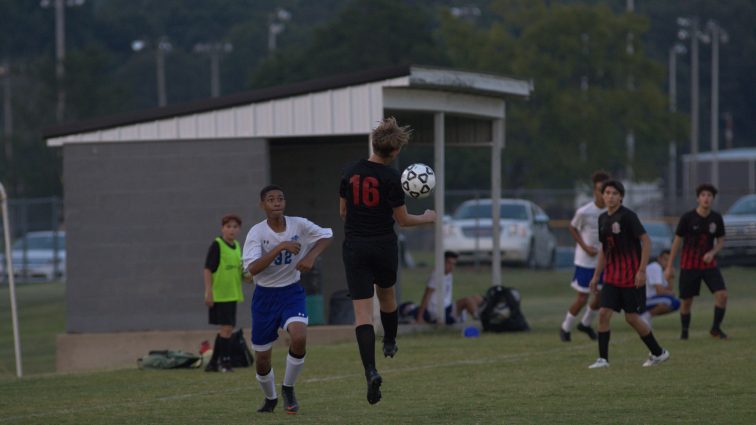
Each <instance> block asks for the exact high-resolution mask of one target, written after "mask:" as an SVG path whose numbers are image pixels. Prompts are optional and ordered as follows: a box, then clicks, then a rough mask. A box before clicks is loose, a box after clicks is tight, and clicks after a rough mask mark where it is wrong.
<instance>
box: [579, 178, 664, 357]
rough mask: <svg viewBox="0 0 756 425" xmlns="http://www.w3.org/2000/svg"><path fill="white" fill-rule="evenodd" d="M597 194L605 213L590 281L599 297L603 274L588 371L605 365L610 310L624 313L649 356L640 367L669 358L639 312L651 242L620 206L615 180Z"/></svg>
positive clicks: (619, 186)
mask: <svg viewBox="0 0 756 425" xmlns="http://www.w3.org/2000/svg"><path fill="white" fill-rule="evenodd" d="M601 193H602V195H603V198H604V204H605V205H606V208H607V210H606V212H604V213H602V214H601V215H600V216H599V219H598V228H599V229H598V231H599V242H601V250H600V251H599V254H598V255H599V257H598V264H597V265H596V270H595V271H594V273H593V279H591V284H590V288H591V291H592V292H593V293H594V294H596V295H599V289H598V281H599V279H600V278H601V273H602V272H603V273H604V275H603V281H604V286H603V288H601V291H600V297H601V303H600V306H601V307H600V308H599V321H598V345H599V358H598V359H597V360H596V362H595V363H593V364H592V365H590V366H589V368H591V369H597V368H603V367H608V366H609V336H610V330H609V323H610V321H611V318H612V314H613V311H616V312H617V313H619V312H620V311H621V310H624V311H625V321H627V323H628V324H629V325H630V326H632V327H633V329H635V331H636V332H638V335H639V336H640V337H641V340H643V342H644V343H645V344H646V346H647V347H648V349H649V350H651V354H650V355H649V357H648V360H646V362H644V363H643V366H654V365H657V364H659V363H662V362H664V361H665V360H667V359H668V358H669V351H667V350H665V349H663V348H662V347H661V346H659V343H658V342H657V341H656V338H654V334H653V332H651V328H650V327H649V326H648V324H647V323H646V322H645V321H644V320H643V319H642V318H641V316H640V313H643V309H644V308H645V306H646V288H645V285H646V265H647V264H648V255H649V251H650V250H651V239H649V237H648V235H647V234H646V229H644V228H643V225H642V224H641V222H640V220H639V219H638V216H637V215H636V214H635V213H634V212H633V211H631V210H629V209H628V208H625V207H624V206H623V205H622V198H624V197H625V188H624V186H623V185H622V183H620V182H618V181H616V180H609V181H607V182H605V183H604V185H603V186H602V188H601Z"/></svg>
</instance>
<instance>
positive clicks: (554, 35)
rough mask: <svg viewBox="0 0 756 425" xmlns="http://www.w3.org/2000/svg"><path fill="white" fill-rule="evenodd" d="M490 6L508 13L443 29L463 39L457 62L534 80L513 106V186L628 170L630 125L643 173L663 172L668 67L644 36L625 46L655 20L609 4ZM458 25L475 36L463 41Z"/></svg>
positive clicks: (507, 159) (511, 2)
mask: <svg viewBox="0 0 756 425" xmlns="http://www.w3.org/2000/svg"><path fill="white" fill-rule="evenodd" d="M491 8H492V10H493V11H494V12H495V13H497V14H498V15H499V17H500V20H499V21H497V22H495V23H494V24H493V25H492V26H491V28H488V29H475V28H460V27H459V25H455V24H454V23H453V22H448V20H447V21H446V23H445V25H443V26H442V28H441V33H442V34H443V39H445V40H455V41H454V42H451V43H449V44H452V46H453V49H451V50H450V51H451V52H452V54H450V57H451V58H452V60H453V64H454V66H456V67H462V68H465V67H468V66H466V65H468V64H469V65H472V66H476V65H477V66H481V67H484V68H485V69H486V70H489V71H493V72H497V73H502V74H514V75H518V76H520V77H522V78H527V79H533V81H534V84H535V91H534V93H533V94H532V96H531V98H530V99H529V100H527V101H525V102H522V101H516V102H510V104H509V105H510V106H509V108H508V111H509V116H508V129H507V131H508V134H507V149H506V151H505V154H504V168H503V169H504V172H505V186H506V187H564V186H565V185H567V186H568V187H569V186H571V185H572V182H573V181H574V180H575V179H576V178H583V177H584V176H585V175H586V174H587V173H588V172H590V170H593V169H597V168H606V169H609V170H611V171H613V172H614V173H615V174H621V171H622V170H623V169H624V166H625V163H626V153H625V144H624V139H625V136H624V135H625V133H626V132H627V131H628V130H629V129H632V130H633V131H634V133H635V138H636V141H637V145H636V152H637V153H636V157H635V160H634V161H633V163H632V166H633V168H634V169H635V171H636V176H637V177H638V178H640V179H653V178H657V177H658V176H659V175H660V174H661V173H660V172H659V168H660V167H662V166H663V164H664V160H665V159H664V155H665V152H666V148H665V147H666V143H667V141H668V140H670V137H671V136H672V132H673V130H674V127H672V128H671V127H670V126H668V124H669V123H670V122H672V121H673V119H672V117H670V115H669V113H668V112H667V110H666V97H665V95H664V94H663V92H662V90H661V87H662V81H664V73H663V68H662V67H661V66H660V65H659V64H658V63H656V62H654V61H652V60H651V59H649V58H648V57H647V56H646V55H645V54H644V51H643V49H642V45H641V44H640V43H639V42H638V41H637V40H638V38H637V37H636V38H635V39H634V40H635V41H634V43H633V47H634V53H633V54H632V55H629V54H627V53H626V47H627V34H628V33H630V32H632V33H634V34H642V33H644V32H645V31H647V29H648V23H647V20H645V19H644V18H642V17H639V16H637V15H626V14H622V15H618V14H615V13H613V12H612V11H611V10H610V9H608V8H607V7H604V6H585V5H559V4H552V5H550V6H546V3H544V2H542V1H539V2H536V1H522V0H499V1H495V2H493V3H492V5H491ZM460 31H466V32H467V33H469V36H468V37H466V40H470V42H468V43H464V42H461V41H460V38H459V37H458V34H459V32H460ZM454 43H456V44H458V45H456V46H455V45H454ZM459 44H461V45H459ZM455 52H464V55H459V54H454V53H455ZM497 52H498V53H499V54H497ZM630 79H632V86H633V87H632V88H629V87H628V84H629V83H628V81H630ZM535 152H537V155H535V154H534V153H535ZM639 158H643V160H642V161H640V160H639Z"/></svg>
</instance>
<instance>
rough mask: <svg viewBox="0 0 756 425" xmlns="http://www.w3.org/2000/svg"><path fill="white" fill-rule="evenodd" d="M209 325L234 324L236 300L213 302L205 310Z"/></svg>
mask: <svg viewBox="0 0 756 425" xmlns="http://www.w3.org/2000/svg"><path fill="white" fill-rule="evenodd" d="M207 322H208V323H210V324H211V325H221V326H223V325H228V326H236V301H228V302H219V303H214V304H213V306H212V307H210V308H209V309H208V312H207Z"/></svg>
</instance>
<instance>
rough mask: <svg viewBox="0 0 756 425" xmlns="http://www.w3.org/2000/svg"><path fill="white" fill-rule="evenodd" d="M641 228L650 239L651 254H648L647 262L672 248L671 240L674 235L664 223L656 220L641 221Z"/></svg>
mask: <svg viewBox="0 0 756 425" xmlns="http://www.w3.org/2000/svg"><path fill="white" fill-rule="evenodd" d="M641 223H642V224H643V227H644V228H645V229H646V233H648V237H649V239H651V253H650V254H649V257H648V258H649V260H648V262H649V263H650V262H651V261H654V260H655V259H656V257H658V256H659V253H661V252H662V251H663V250H665V249H667V250H668V249H670V248H672V239H674V238H675V233H674V232H673V231H672V228H671V227H670V226H669V224H667V223H666V222H664V221H657V220H648V221H646V220H641Z"/></svg>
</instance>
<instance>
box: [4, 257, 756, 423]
mask: <svg viewBox="0 0 756 425" xmlns="http://www.w3.org/2000/svg"><path fill="white" fill-rule="evenodd" d="M428 272H429V269H428V268H427V267H425V268H418V269H414V270H409V271H404V275H403V281H404V285H403V287H402V292H403V294H404V297H405V298H412V299H415V300H417V299H418V297H419V296H420V294H421V293H422V289H423V284H424V280H425V277H426V275H427V273H428ZM723 272H724V275H725V278H726V280H727V283H728V287H729V289H730V304H729V308H728V311H727V317H726V319H725V324H724V329H725V330H727V331H728V332H729V333H730V334H731V335H732V336H733V338H732V339H731V340H729V341H718V340H714V339H712V338H710V337H709V336H708V334H707V330H708V326H709V324H710V321H711V316H712V310H713V307H712V302H711V296H710V295H709V294H705V295H703V296H702V297H700V298H699V299H697V301H696V304H695V305H694V311H693V325H692V328H693V329H692V333H691V339H690V340H689V341H680V340H679V339H678V334H679V318H678V317H677V316H676V315H670V316H664V317H660V318H658V319H657V320H656V321H655V325H654V327H655V329H654V332H655V334H656V335H657V338H658V340H659V341H660V343H661V344H662V345H663V346H665V347H666V348H667V349H669V350H670V352H671V353H672V357H671V359H670V360H669V361H668V362H667V363H665V364H663V365H661V366H659V367H654V368H643V367H641V363H642V362H643V360H644V359H645V357H646V355H647V350H646V348H645V346H644V345H643V344H642V342H641V341H640V340H639V338H638V337H637V335H636V334H635V333H634V332H633V331H632V330H630V328H629V327H628V326H627V325H626V324H625V323H624V321H623V320H622V318H621V317H619V316H616V317H615V318H614V320H613V323H612V325H613V326H612V341H611V346H610V360H611V365H612V366H611V368H609V369H604V370H588V369H587V368H586V367H587V365H588V364H590V363H591V362H592V361H593V360H595V358H596V356H597V348H596V344H595V343H593V342H591V341H589V340H588V339H587V338H585V337H584V336H583V335H578V334H575V335H573V342H572V343H569V344H565V343H562V342H560V341H559V338H558V334H557V328H558V326H559V323H560V321H561V320H562V318H563V315H564V311H565V309H566V307H567V305H568V304H569V303H570V302H571V300H572V298H573V296H574V295H573V292H572V290H571V289H570V288H569V285H568V282H569V278H570V273H569V271H529V270H522V269H513V270H510V269H506V270H504V273H503V279H504V283H505V284H506V285H507V286H514V287H517V288H518V289H519V290H520V292H521V293H522V300H523V301H522V302H523V310H524V312H525V314H526V316H527V319H528V321H529V322H530V324H531V326H532V328H533V329H532V331H531V332H528V333H521V334H495V335H491V334H484V335H483V336H481V337H480V338H475V339H468V338H463V337H461V336H460V333H459V331H458V330H451V329H443V330H435V331H432V332H427V333H419V334H412V335H406V336H404V337H402V338H401V339H400V341H399V346H400V352H399V354H398V355H397V357H396V358H394V359H383V358H380V359H379V360H378V365H379V370H380V371H381V374H382V375H383V377H384V381H385V383H384V386H383V393H384V398H383V400H382V401H381V402H380V403H379V404H377V405H375V406H370V405H368V404H367V402H366V401H365V394H364V392H365V388H364V378H363V376H362V373H361V365H360V360H359V356H358V354H357V349H356V347H355V345H354V344H353V343H345V344H334V345H327V346H312V347H310V350H309V352H308V355H307V362H306V367H305V370H304V373H303V374H302V376H301V377H300V380H299V382H298V385H297V394H298V397H299V399H300V402H301V405H302V410H301V412H300V414H299V415H297V416H296V417H291V416H287V415H285V414H284V413H283V412H282V411H280V407H279V409H278V410H277V411H276V413H275V414H273V415H260V414H257V413H255V412H254V410H255V408H256V407H257V406H258V405H259V403H260V402H261V400H262V395H261V392H260V389H259V387H258V385H257V382H256V381H255V378H254V372H253V371H252V370H249V369H247V370H243V369H240V370H237V371H235V372H234V373H231V374H208V373H204V372H202V371H199V370H174V371H139V370H136V369H126V370H114V371H99V372H91V373H78V374H54V373H41V374H37V375H34V374H33V373H34V372H47V371H49V370H51V366H49V365H48V366H44V364H45V363H46V362H47V361H49V356H50V355H51V351H52V347H53V342H52V341H50V342H45V343H42V341H36V342H35V344H41V346H42V348H39V349H38V348H37V347H34V348H33V349H32V346H33V344H32V342H31V341H28V342H26V340H25V347H26V348H25V350H24V360H25V366H26V370H27V371H29V374H30V376H27V377H25V378H23V379H21V380H17V379H15V378H14V377H13V373H12V372H13V368H12V366H13V360H12V339H11V338H10V335H9V331H10V326H9V324H7V323H6V322H7V320H6V319H5V317H8V318H9V317H10V316H9V313H8V309H7V308H6V307H7V291H0V296H2V297H3V298H4V299H5V301H4V303H2V304H0V313H2V314H3V315H4V318H3V319H2V322H1V323H0V324H2V327H1V328H0V329H2V330H1V332H2V334H0V342H1V343H2V347H1V348H2V351H0V355H1V356H2V362H3V363H2V364H3V365H4V366H3V371H2V373H1V374H0V423H19V424H51V423H55V424H68V423H71V424H73V423H77V424H80V423H102V424H146V423H149V424H187V423H261V424H265V423H288V422H295V421H296V422H298V423H322V424H331V423H344V424H362V423H364V424H372V423H375V424H410V423H433V424H467V423H480V424H493V423H495V424H501V423H506V424H547V423H548V424H552V423H553V424H587V423H610V424H670V423H672V424H674V423H691V424H693V423H705V424H753V423H756V409H755V408H754V400H756V386H755V385H754V382H756V369H755V368H754V367H753V359H754V357H753V353H754V352H756V340H754V331H753V322H754V317H756V285H754V282H755V281H756V279H755V278H756V270H754V269H742V268H728V269H724V271H723ZM488 276H489V275H488V272H487V270H486V269H481V270H478V271H476V270H475V269H474V268H472V267H466V268H460V269H459V270H458V272H457V274H456V275H455V285H456V288H455V297H459V296H462V295H469V294H472V293H482V292H483V291H484V290H485V289H486V288H487V287H488V285H489V284H490V278H489V277H488ZM18 295H19V305H20V309H21V311H22V325H23V326H22V334H24V333H27V334H28V335H29V336H28V337H25V338H29V337H31V335H35V331H34V328H37V330H36V332H37V334H38V335H43V334H46V335H47V336H46V337H45V338H47V339H51V338H52V335H53V334H54V333H55V332H60V331H62V327H63V326H62V317H63V307H62V305H60V304H62V292H61V287H60V286H55V285H52V284H51V285H47V286H45V285H38V286H34V287H24V288H20V289H19V294H18ZM32 300H35V301H32ZM35 303H36V304H35ZM51 304H55V305H54V306H53V305H51ZM24 310H25V311H26V312H25V313H24ZM6 313H7V314H6ZM34 314H38V315H39V317H33V316H34ZM24 315H26V316H24ZM51 322H54V323H51ZM35 338H36V337H35ZM43 339H44V338H43ZM29 350H39V351H40V352H47V354H44V355H42V354H40V355H39V356H37V357H36V358H35V357H34V356H33V355H32V353H30V352H29ZM284 356H285V353H284V352H283V350H278V351H277V352H275V353H274V368H275V373H276V376H277V381H278V382H279V385H280V381H281V379H282V377H283V372H284V366H283V363H284Z"/></svg>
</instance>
